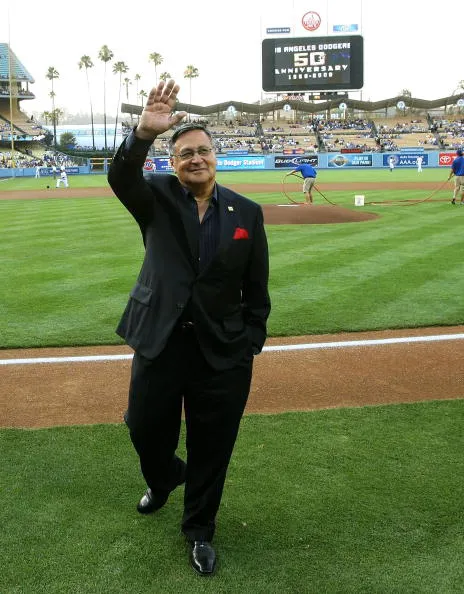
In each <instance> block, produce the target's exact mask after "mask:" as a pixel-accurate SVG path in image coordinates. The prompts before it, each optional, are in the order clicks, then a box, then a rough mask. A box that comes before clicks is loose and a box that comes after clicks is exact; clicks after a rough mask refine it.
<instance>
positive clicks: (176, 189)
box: [108, 80, 270, 575]
mask: <svg viewBox="0 0 464 594" xmlns="http://www.w3.org/2000/svg"><path fill="white" fill-rule="evenodd" d="M178 92H179V86H178V85H177V84H176V83H175V82H174V81H173V80H170V81H168V82H167V83H164V82H160V83H159V85H158V86H157V87H155V88H153V89H152V90H151V92H150V94H149V96H148V99H147V103H146V106H145V108H144V110H143V112H142V115H141V118H140V123H139V124H138V126H137V127H136V128H135V129H134V131H133V132H131V134H129V136H128V137H127V138H126V139H125V140H124V142H123V143H122V145H121V147H120V148H119V150H118V152H117V154H116V156H115V158H114V160H113V162H112V164H111V167H110V170H109V173H108V180H109V183H110V185H111V187H112V189H113V191H114V192H115V194H116V195H117V197H118V198H119V200H120V201H121V202H122V204H123V205H124V206H125V207H126V208H127V209H128V210H129V212H130V213H131V214H132V215H133V217H134V218H135V220H136V221H137V223H138V225H139V227H140V231H141V233H142V238H143V242H144V246H145V257H144V261H143V264H142V268H141V270H140V273H139V277H138V280H137V282H136V284H135V286H134V288H133V289H132V291H131V294H130V299H129V302H128V304H127V306H126V309H125V311H124V314H123V316H122V319H121V321H120V323H119V326H118V328H117V332H118V334H120V335H121V336H122V337H123V338H124V339H125V340H126V342H127V343H128V344H129V345H130V346H131V347H132V348H133V349H134V358H133V363H132V373H131V382H130V389H129V405H128V410H127V413H126V416H125V419H126V423H127V425H128V427H129V432H130V437H131V440H132V443H133V445H134V447H135V449H136V451H137V453H138V455H139V458H140V466H141V470H142V473H143V476H144V478H145V481H146V483H147V486H148V489H147V491H146V493H145V494H144V496H143V497H142V499H141V500H140V502H139V504H138V506H137V509H138V511H139V512H140V513H143V514H145V513H150V512H153V511H156V510H157V509H159V508H161V507H162V506H163V505H164V504H165V503H166V501H167V499H168V497H169V494H170V492H171V491H173V490H174V489H175V488H176V487H177V486H178V485H180V484H183V483H185V495H184V513H183V518H182V532H183V533H184V535H185V537H186V539H187V541H188V543H189V545H190V553H189V558H190V563H191V565H192V567H193V568H194V569H195V570H196V571H197V572H198V573H199V574H200V575H211V574H212V573H213V572H214V570H215V565H216V555H215V551H214V549H213V547H212V545H211V541H212V539H213V535H214V531H215V518H216V513H217V511H218V508H219V505H220V501H221V496H222V491H223V487H224V482H225V478H226V472H227V467H228V464H229V460H230V457H231V455H232V451H233V448H234V444H235V440H236V437H237V433H238V430H239V425H240V420H241V418H242V415H243V411H244V409H245V405H246V402H247V398H248V394H249V390H250V382H251V375H252V366H253V357H254V355H257V354H258V353H259V352H260V351H261V349H262V347H263V344H264V341H265V339H266V321H267V318H268V315H269V312H270V300H269V294H268V272H269V264H268V248H267V240H266V234H265V231H264V225H263V214H262V209H261V207H260V206H259V205H258V204H256V203H255V202H252V201H251V200H249V199H247V198H245V197H243V196H241V195H239V194H237V193H236V192H233V191H231V190H229V189H227V188H225V187H223V186H221V185H219V184H218V183H216V157H215V153H214V147H213V145H212V138H211V135H210V133H209V132H208V131H207V130H206V129H205V128H204V127H203V126H201V125H199V124H183V125H180V126H178V127H177V128H176V129H175V130H174V132H173V135H172V138H171V141H170V152H171V164H172V167H173V169H174V171H175V173H176V175H171V174H157V173H150V174H149V175H146V176H144V175H143V171H142V168H143V165H144V162H145V157H146V155H147V152H148V149H149V147H150V146H151V144H152V143H153V141H154V140H155V138H156V137H157V136H158V135H160V134H162V133H164V132H166V131H167V130H169V129H171V128H174V127H175V126H176V125H177V124H180V122H181V120H182V119H183V118H184V117H185V115H186V113H185V112H179V113H174V111H173V110H174V108H175V104H176V99H177V94H178ZM182 405H183V406H184V411H185V423H186V433H187V438H186V448H187V461H186V462H184V461H183V460H181V459H180V458H179V457H177V456H176V449H177V446H178V440H179V432H180V426H181V414H182Z"/></svg>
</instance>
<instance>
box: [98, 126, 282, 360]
mask: <svg viewBox="0 0 464 594" xmlns="http://www.w3.org/2000/svg"><path fill="white" fill-rule="evenodd" d="M130 140H131V141H130V142H129V146H130V148H129V149H127V148H126V142H127V141H124V142H123V144H122V145H121V147H120V148H119V150H118V153H117V154H116V156H115V158H114V160H113V162H112V164H111V166H110V169H109V173H108V181H109V183H110V185H111V187H112V189H113V191H114V193H115V194H116V196H117V197H118V198H119V200H120V201H121V202H122V203H123V204H124V206H125V207H126V208H127V209H128V210H129V212H130V213H131V214H132V215H133V217H134V218H135V220H136V221H137V223H138V224H139V227H140V230H141V232H142V237H143V242H144V245H145V257H144V261H143V264H142V268H141V270H140V273H139V277H138V280H137V283H136V285H135V286H134V288H133V289H132V291H131V293H130V299H129V302H128V304H127V306H126V309H125V311H124V314H123V316H122V318H121V321H120V323H119V325H118V327H117V330H116V331H117V333H118V334H119V335H120V336H122V337H123V338H124V339H125V340H126V342H127V343H128V344H129V345H130V346H131V347H132V348H133V349H134V350H136V351H137V352H138V353H140V354H141V355H142V356H144V357H146V358H148V359H154V358H155V357H156V356H157V355H158V354H159V353H160V352H161V350H162V349H163V348H164V346H165V344H166V342H167V340H168V338H169V336H170V334H171V333H172V331H173V329H174V326H175V325H176V323H177V321H178V320H179V318H180V317H181V316H182V312H183V310H184V308H185V306H186V304H187V303H188V302H189V300H190V307H189V311H190V312H191V314H192V316H193V320H192V321H193V322H194V323H195V331H196V333H197V337H198V341H199V345H200V348H201V350H202V352H203V354H204V356H205V358H206V360H207V361H208V362H209V363H210V365H211V366H212V367H214V368H216V369H227V368H230V367H233V366H234V365H235V364H236V363H237V362H238V361H239V360H240V359H241V358H243V357H244V356H246V353H247V352H248V353H250V354H251V352H252V350H253V351H254V353H255V354H256V353H259V352H260V351H261V349H262V347H263V344H264V341H265V339H266V320H267V318H268V316H269V312H270V299H269V294H268V274H269V265H268V247H267V240H266V234H265V230H264V225H263V214H262V209H261V207H260V206H259V205H258V204H256V203H255V202H253V201H251V200H249V199H248V198H245V197H244V196H241V195H239V194H237V193H236V192H233V191H232V190H229V189H228V188H225V187H223V186H221V185H219V184H217V197H218V208H219V237H220V240H219V246H218V249H217V252H216V254H215V256H214V257H213V259H212V261H211V262H210V264H209V265H208V266H207V267H206V268H205V270H203V271H201V272H200V271H199V268H198V241H197V237H198V229H194V228H192V225H193V223H194V222H193V221H192V217H191V215H190V216H188V215H189V213H188V208H189V205H188V202H187V198H186V196H185V192H184V190H183V188H182V186H181V184H180V182H179V180H178V178H177V176H175V175H170V174H150V175H149V176H144V175H143V170H142V166H143V163H144V160H145V156H146V152H147V146H146V143H143V142H142V141H137V140H136V139H134V137H132V138H131V139H130Z"/></svg>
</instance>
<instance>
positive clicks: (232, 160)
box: [217, 156, 266, 171]
mask: <svg viewBox="0 0 464 594" xmlns="http://www.w3.org/2000/svg"><path fill="white" fill-rule="evenodd" d="M265 168H266V159H265V158H264V157H240V156H233V157H217V169H218V171H231V170H234V169H241V170H246V169H265Z"/></svg>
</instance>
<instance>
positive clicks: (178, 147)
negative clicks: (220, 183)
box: [171, 130, 216, 187]
mask: <svg viewBox="0 0 464 594" xmlns="http://www.w3.org/2000/svg"><path fill="white" fill-rule="evenodd" d="M171 165H172V167H173V168H174V171H175V172H176V173H177V177H178V178H179V181H180V183H181V184H182V185H184V186H186V187H189V186H196V185H198V184H202V185H203V184H208V183H211V182H214V179H215V176H216V155H215V153H214V150H213V147H212V145H211V140H210V139H209V137H208V135H207V134H205V133H204V132H203V131H202V130H191V131H190V132H185V134H182V135H181V136H179V138H178V139H177V142H176V144H175V145H174V155H173V156H172V157H171Z"/></svg>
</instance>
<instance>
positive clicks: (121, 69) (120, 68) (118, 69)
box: [113, 62, 129, 152]
mask: <svg viewBox="0 0 464 594" xmlns="http://www.w3.org/2000/svg"><path fill="white" fill-rule="evenodd" d="M128 70H129V66H127V64H125V63H124V62H116V63H115V64H114V65H113V74H119V91H118V105H117V108H116V122H115V124H114V140H113V152H114V151H115V150H116V131H117V128H118V116H119V105H120V103H121V89H122V75H123V74H126V72H127V71H128Z"/></svg>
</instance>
